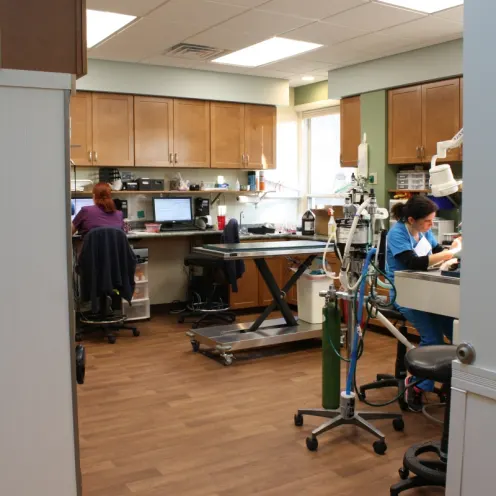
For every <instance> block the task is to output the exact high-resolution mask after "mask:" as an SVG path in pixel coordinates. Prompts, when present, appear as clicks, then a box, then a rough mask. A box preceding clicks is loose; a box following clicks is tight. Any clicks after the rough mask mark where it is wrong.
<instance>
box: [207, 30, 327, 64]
mask: <svg viewBox="0 0 496 496" xmlns="http://www.w3.org/2000/svg"><path fill="white" fill-rule="evenodd" d="M321 46H322V45H318V44H317V43H308V42H306V41H297V40H290V39H289V38H278V37H274V38H270V39H268V40H265V41H262V42H260V43H256V44H255V45H251V46H249V47H246V48H243V49H241V50H238V51H236V52H233V53H229V54H228V55H223V56H222V57H219V58H217V59H214V60H212V62H215V63H216V64H227V65H238V66H242V67H258V66H260V65H265V64H270V63H271V62H275V61H276V60H281V59H287V58H288V57H293V56H294V55H298V54H300V53H304V52H309V51H310V50H315V49H316V48H320V47H321Z"/></svg>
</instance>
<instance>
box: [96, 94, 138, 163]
mask: <svg viewBox="0 0 496 496" xmlns="http://www.w3.org/2000/svg"><path fill="white" fill-rule="evenodd" d="M133 114H134V112H133V97H132V95H115V94H110V93H93V164H94V165H98V166H100V165H111V166H117V167H118V166H133V165H134V117H133Z"/></svg>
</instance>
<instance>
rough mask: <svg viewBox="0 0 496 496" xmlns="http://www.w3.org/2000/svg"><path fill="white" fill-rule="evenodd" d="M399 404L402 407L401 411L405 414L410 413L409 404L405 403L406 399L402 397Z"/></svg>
mask: <svg viewBox="0 0 496 496" xmlns="http://www.w3.org/2000/svg"><path fill="white" fill-rule="evenodd" d="M398 403H399V405H400V409H401V410H403V411H404V412H407V411H408V403H407V402H406V401H405V397H404V396H402V397H401V398H400V399H399V400H398Z"/></svg>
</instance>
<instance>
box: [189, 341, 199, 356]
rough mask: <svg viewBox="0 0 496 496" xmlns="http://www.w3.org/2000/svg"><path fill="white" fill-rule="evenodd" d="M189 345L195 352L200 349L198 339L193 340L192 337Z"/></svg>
mask: <svg viewBox="0 0 496 496" xmlns="http://www.w3.org/2000/svg"><path fill="white" fill-rule="evenodd" d="M191 347H192V348H193V351H194V352H195V353H197V352H198V351H200V343H199V342H198V341H196V340H194V339H193V340H192V341H191Z"/></svg>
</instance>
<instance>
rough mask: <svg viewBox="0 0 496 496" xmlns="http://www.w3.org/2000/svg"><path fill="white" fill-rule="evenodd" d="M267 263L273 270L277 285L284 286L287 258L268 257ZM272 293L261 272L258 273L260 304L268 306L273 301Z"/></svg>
mask: <svg viewBox="0 0 496 496" xmlns="http://www.w3.org/2000/svg"><path fill="white" fill-rule="evenodd" d="M266 262H267V265H268V266H269V270H270V271H271V272H272V275H273V276H274V278H275V280H276V283H277V285H278V286H279V288H281V287H282V285H283V284H284V283H285V282H286V281H284V282H283V279H284V274H283V268H284V266H283V262H285V260H283V259H282V257H275V258H267V259H266ZM272 299H273V298H272V295H271V294H270V291H269V288H268V287H267V285H266V284H265V281H264V280H263V278H262V276H261V274H260V273H259V274H258V302H259V304H260V306H263V307H266V306H268V305H270V304H271V303H272Z"/></svg>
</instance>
